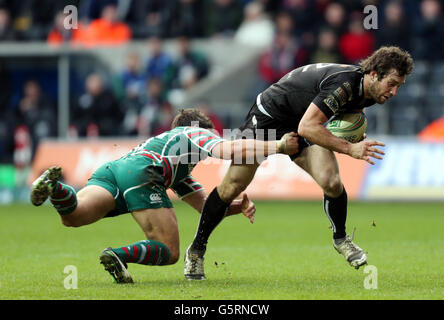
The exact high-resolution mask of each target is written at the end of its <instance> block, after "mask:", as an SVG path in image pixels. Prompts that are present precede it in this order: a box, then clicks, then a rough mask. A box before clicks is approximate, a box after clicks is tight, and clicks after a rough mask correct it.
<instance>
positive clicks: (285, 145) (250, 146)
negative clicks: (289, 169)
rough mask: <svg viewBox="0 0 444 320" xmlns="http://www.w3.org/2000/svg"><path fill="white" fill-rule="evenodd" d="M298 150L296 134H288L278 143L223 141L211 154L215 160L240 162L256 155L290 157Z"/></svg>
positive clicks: (252, 140) (246, 140)
mask: <svg viewBox="0 0 444 320" xmlns="http://www.w3.org/2000/svg"><path fill="white" fill-rule="evenodd" d="M298 150H299V145H298V138H297V134H296V133H294V132H290V133H287V134H285V135H284V136H283V137H282V139H281V140H279V141H261V140H254V139H242V140H241V139H239V140H233V141H223V142H220V143H218V144H217V145H215V146H214V147H213V148H212V150H211V154H212V156H213V157H215V158H219V159H224V160H233V159H234V158H235V157H238V158H241V159H242V160H245V159H251V158H254V157H255V156H256V155H257V154H259V155H263V156H265V157H267V156H269V155H272V154H276V153H284V154H287V155H292V154H295V153H297V152H298Z"/></svg>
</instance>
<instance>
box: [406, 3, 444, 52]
mask: <svg viewBox="0 0 444 320" xmlns="http://www.w3.org/2000/svg"><path fill="white" fill-rule="evenodd" d="M420 9H421V17H420V19H418V20H415V21H414V23H413V39H414V40H413V41H414V45H413V55H414V57H415V58H416V59H418V60H429V61H440V60H444V41H443V39H444V19H443V16H442V12H441V11H442V7H441V4H440V3H439V2H438V1H437V0H423V1H422V2H421V7H420Z"/></svg>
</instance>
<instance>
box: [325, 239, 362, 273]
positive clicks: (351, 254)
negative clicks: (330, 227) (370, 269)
mask: <svg viewBox="0 0 444 320" xmlns="http://www.w3.org/2000/svg"><path fill="white" fill-rule="evenodd" d="M333 247H334V248H335V249H336V251H337V252H338V253H340V254H342V255H343V256H344V257H345V259H346V260H347V262H348V263H349V264H350V265H351V266H352V267H354V268H355V269H359V267H360V266H362V265H364V264H367V255H366V254H365V252H364V250H362V249H361V248H359V247H358V246H357V245H356V244H355V243H353V239H352V238H350V236H349V235H346V236H345V238H342V239H333Z"/></svg>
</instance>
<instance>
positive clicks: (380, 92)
mask: <svg viewBox="0 0 444 320" xmlns="http://www.w3.org/2000/svg"><path fill="white" fill-rule="evenodd" d="M404 81H405V76H403V77H400V76H399V75H398V73H397V72H396V70H392V71H391V72H390V73H389V74H387V75H386V76H385V77H384V78H382V79H381V80H378V79H377V76H375V79H374V80H373V81H372V82H371V83H370V86H369V92H370V95H371V97H372V98H373V100H375V101H376V102H377V103H379V104H384V103H385V102H386V101H387V100H388V99H390V98H391V97H393V96H395V95H396V94H397V93H398V90H399V87H400V86H401V85H402V84H403V83H404Z"/></svg>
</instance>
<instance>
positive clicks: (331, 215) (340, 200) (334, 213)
mask: <svg viewBox="0 0 444 320" xmlns="http://www.w3.org/2000/svg"><path fill="white" fill-rule="evenodd" d="M324 211H325V214H326V215H327V217H328V220H330V223H331V227H332V229H333V239H341V238H344V237H345V235H346V233H345V221H346V220H347V192H346V191H345V188H344V191H343V192H342V194H341V195H340V196H339V197H337V198H330V197H329V196H327V195H325V194H324Z"/></svg>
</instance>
